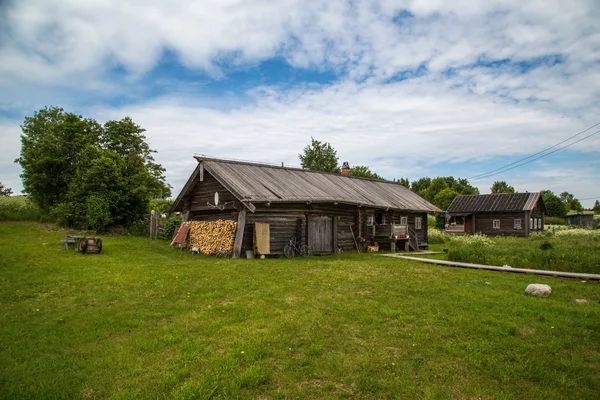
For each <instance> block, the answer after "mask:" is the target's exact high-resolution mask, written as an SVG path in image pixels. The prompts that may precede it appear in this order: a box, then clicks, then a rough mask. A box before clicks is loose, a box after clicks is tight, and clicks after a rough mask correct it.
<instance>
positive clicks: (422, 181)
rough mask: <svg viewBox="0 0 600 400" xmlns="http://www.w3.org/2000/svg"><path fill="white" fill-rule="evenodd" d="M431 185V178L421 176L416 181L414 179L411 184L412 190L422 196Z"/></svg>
mask: <svg viewBox="0 0 600 400" xmlns="http://www.w3.org/2000/svg"><path fill="white" fill-rule="evenodd" d="M429 185H431V178H429V177H424V178H419V179H417V180H416V181H412V183H411V184H410V190H412V191H413V192H415V193H416V194H418V195H419V196H422V194H424V192H425V190H427V188H428V187H429Z"/></svg>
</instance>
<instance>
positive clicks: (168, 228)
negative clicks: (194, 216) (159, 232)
mask: <svg viewBox="0 0 600 400" xmlns="http://www.w3.org/2000/svg"><path fill="white" fill-rule="evenodd" d="M179 225H181V215H171V216H170V217H169V218H167V220H166V221H165V223H164V226H163V236H164V239H165V240H171V239H172V238H173V235H174V234H175V229H177V228H179Z"/></svg>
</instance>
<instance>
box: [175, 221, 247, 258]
mask: <svg viewBox="0 0 600 400" xmlns="http://www.w3.org/2000/svg"><path fill="white" fill-rule="evenodd" d="M187 224H188V226H189V227H190V233H189V234H188V243H187V245H188V247H190V248H192V247H198V249H199V250H200V251H201V252H202V253H204V254H213V253H214V252H229V251H232V250H233V241H234V239H235V228H236V225H237V223H236V222H235V221H224V220H222V219H219V220H217V221H215V222H205V221H190V222H187Z"/></svg>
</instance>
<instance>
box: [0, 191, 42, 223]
mask: <svg viewBox="0 0 600 400" xmlns="http://www.w3.org/2000/svg"><path fill="white" fill-rule="evenodd" d="M41 217H42V211H41V210H40V208H39V207H38V206H37V205H35V204H34V203H33V201H31V200H30V199H29V198H28V197H27V196H0V221H39V220H40V218H41Z"/></svg>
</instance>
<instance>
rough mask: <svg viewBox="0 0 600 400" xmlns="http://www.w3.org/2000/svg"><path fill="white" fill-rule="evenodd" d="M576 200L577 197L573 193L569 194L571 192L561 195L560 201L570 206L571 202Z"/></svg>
mask: <svg viewBox="0 0 600 400" xmlns="http://www.w3.org/2000/svg"><path fill="white" fill-rule="evenodd" d="M574 198H575V195H573V194H572V193H569V192H562V193H561V194H560V199H561V200H562V202H563V203H565V204H569V203H570V202H571V200H573V199H574Z"/></svg>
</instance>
